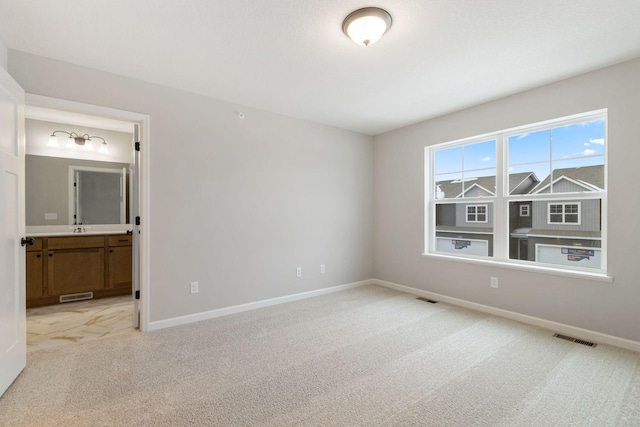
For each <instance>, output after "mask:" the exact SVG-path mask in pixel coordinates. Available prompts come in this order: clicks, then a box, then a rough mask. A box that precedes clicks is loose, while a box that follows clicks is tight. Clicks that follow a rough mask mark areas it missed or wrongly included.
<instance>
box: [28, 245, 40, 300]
mask: <svg viewBox="0 0 640 427" xmlns="http://www.w3.org/2000/svg"><path fill="white" fill-rule="evenodd" d="M43 266H44V263H43V259H42V239H36V242H35V243H34V244H33V245H31V246H27V299H31V298H40V297H42V296H43V295H44V288H43V284H44V280H43V279H44V278H43V275H44V267H43Z"/></svg>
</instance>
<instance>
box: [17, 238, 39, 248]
mask: <svg viewBox="0 0 640 427" xmlns="http://www.w3.org/2000/svg"><path fill="white" fill-rule="evenodd" d="M35 242H36V239H34V238H33V237H23V238H22V240H20V244H21V245H22V246H33V244H34V243H35Z"/></svg>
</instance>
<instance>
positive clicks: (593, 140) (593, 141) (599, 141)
mask: <svg viewBox="0 0 640 427" xmlns="http://www.w3.org/2000/svg"><path fill="white" fill-rule="evenodd" d="M589 142H590V143H591V144H598V145H604V138H591V139H589Z"/></svg>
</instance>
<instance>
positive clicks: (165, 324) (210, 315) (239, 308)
mask: <svg viewBox="0 0 640 427" xmlns="http://www.w3.org/2000/svg"><path fill="white" fill-rule="evenodd" d="M373 283H374V281H373V280H371V279H369V280H362V281H360V282H354V283H348V284H346V285H339V286H332V287H330V288H323V289H318V290H315V291H309V292H302V293H299V294H293V295H286V296H283V297H278V298H271V299H267V300H262V301H256V302H250V303H247V304H240V305H234V306H231V307H224V308H219V309H216V310H210V311H204V312H201V313H195V314H189V315H186V316H179V317H173V318H171V319H164V320H156V321H153V322H149V324H148V326H147V329H146V330H147V331H155V330H157V329H163V328H169V327H171V326H178V325H184V324H187V323H193V322H199V321H201V320H207V319H214V318H216V317H222V316H228V315H230V314H236V313H242V312H243V311H249V310H255V309H257V308H263V307H269V306H272V305H276V304H282V303H285V302H291V301H297V300H301V299H305V298H311V297H317V296H319V295H325V294H330V293H333V292H340V291H344V290H347V289H353V288H357V287H360V286H365V285H371V284H373Z"/></svg>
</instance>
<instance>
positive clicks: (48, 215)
mask: <svg viewBox="0 0 640 427" xmlns="http://www.w3.org/2000/svg"><path fill="white" fill-rule="evenodd" d="M44 219H45V220H52V219H58V214H57V213H55V212H54V213H46V214H44Z"/></svg>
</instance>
